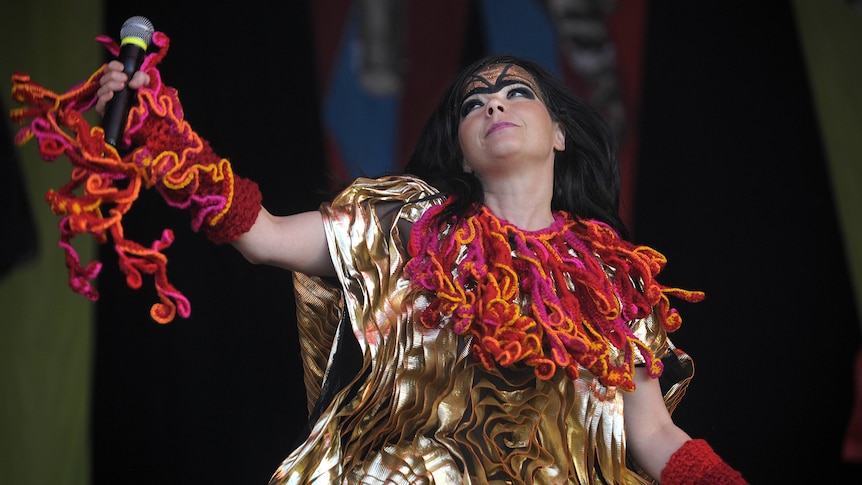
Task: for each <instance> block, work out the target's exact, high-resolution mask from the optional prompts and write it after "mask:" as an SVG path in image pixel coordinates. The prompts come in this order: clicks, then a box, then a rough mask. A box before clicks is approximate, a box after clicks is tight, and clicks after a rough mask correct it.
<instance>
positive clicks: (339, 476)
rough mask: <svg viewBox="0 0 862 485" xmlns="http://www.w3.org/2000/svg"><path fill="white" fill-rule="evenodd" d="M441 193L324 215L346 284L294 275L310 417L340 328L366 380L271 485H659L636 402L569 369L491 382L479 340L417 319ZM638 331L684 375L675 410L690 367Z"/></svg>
mask: <svg viewBox="0 0 862 485" xmlns="http://www.w3.org/2000/svg"><path fill="white" fill-rule="evenodd" d="M435 193H436V190H435V189H434V188H432V187H431V186H429V185H428V184H426V183H424V182H422V181H421V180H418V179H415V178H410V177H404V176H398V177H395V176H393V177H384V178H381V179H359V180H357V181H356V182H355V183H354V184H352V185H351V186H350V187H348V188H347V189H346V190H345V191H344V192H342V193H341V194H339V196H338V197H336V198H335V199H334V200H333V201H332V202H331V203H327V204H323V205H322V206H321V212H322V214H323V216H324V224H325V228H326V236H327V240H328V243H329V249H330V253H331V256H332V260H333V262H334V263H335V268H336V272H337V274H338V281H339V283H340V284H331V283H330V282H328V281H325V280H324V279H321V278H317V277H309V276H306V275H303V274H295V275H294V276H295V291H296V296H297V317H298V319H297V320H298V325H299V330H300V340H301V342H300V343H301V348H302V354H303V362H304V372H305V385H306V393H307V398H308V407H309V412H311V409H312V408H313V407H314V404H315V403H316V402H317V399H318V397H319V396H320V394H321V389H322V388H323V386H324V385H325V383H326V381H327V379H333V378H334V376H333V375H332V372H333V370H332V362H333V356H334V355H335V351H334V349H335V347H337V345H336V344H337V338H336V332H337V331H338V328H337V327H338V325H339V322H349V329H348V330H349V331H351V332H352V333H353V335H355V337H356V340H358V342H359V346H360V348H361V352H362V363H361V371H360V372H358V374H357V377H355V378H354V379H353V381H352V382H351V383H350V384H349V385H346V386H345V387H344V389H342V390H340V391H339V392H337V393H335V394H334V397H333V398H332V400H331V402H330V403H329V405H328V407H326V408H325V409H324V410H323V411H322V413H320V417H319V418H318V419H317V420H316V421H315V422H312V423H310V434H309V436H308V438H307V439H306V440H305V442H304V443H302V444H301V445H300V446H299V447H297V448H296V449H295V450H294V451H293V452H292V453H291V454H290V455H289V456H288V457H287V458H286V459H285V460H284V461H283V462H282V464H281V465H280V466H279V467H278V469H277V470H276V471H275V473H274V474H273V476H272V479H271V481H270V485H283V484H326V485H332V484H342V483H344V484H393V485H394V484H462V483H463V484H486V483H489V484H490V483H494V484H497V483H499V484H592V483H615V484H616V483H619V484H640V483H654V482H653V481H651V480H650V479H649V477H647V476H646V475H643V474H641V473H639V472H638V467H637V465H636V464H634V463H632V462H631V461H627V456H626V451H625V430H624V425H623V412H624V409H623V400H622V392H623V391H618V390H617V389H615V388H612V387H611V388H608V387H606V386H604V385H602V384H601V383H599V381H598V379H596V378H595V377H594V376H593V375H592V374H591V373H590V372H589V371H588V370H586V369H584V368H583V367H580V368H579V371H580V376H579V377H578V378H577V379H575V380H572V379H570V378H569V377H568V376H566V374H565V372H562V371H558V372H557V374H556V375H555V376H554V377H553V378H552V379H550V380H540V379H538V378H536V375H535V373H534V372H533V370H532V369H531V368H528V367H526V366H524V367H523V368H521V367H511V368H497V369H495V370H492V371H488V370H487V369H486V368H485V367H484V366H483V365H482V364H480V363H477V362H475V361H474V360H473V358H472V356H471V354H470V350H469V349H470V337H469V336H462V335H458V334H456V333H455V332H454V331H453V330H452V328H451V325H448V326H447V325H444V326H442V327H441V328H434V329H429V328H426V327H425V326H423V325H422V324H421V323H419V322H418V317H419V315H420V314H421V311H422V309H424V308H425V306H427V304H428V302H429V300H428V296H427V295H424V294H422V293H420V292H417V291H416V290H415V289H414V288H412V287H411V283H410V281H409V280H408V279H407V278H406V277H405V275H404V272H403V268H404V264H405V263H406V261H407V259H408V258H409V256H408V254H407V250H406V247H405V246H406V245H405V242H406V240H407V238H406V234H405V233H404V231H405V230H408V229H407V228H409V226H410V225H411V224H412V223H413V222H415V221H416V220H417V219H419V217H420V216H421V215H422V213H423V212H424V211H425V210H426V209H427V208H428V207H430V205H432V204H436V203H440V202H442V198H431V199H429V196H432V195H434V194H435ZM342 317H349V320H348V319H342ZM414 317H415V320H414ZM342 325H344V323H342ZM631 326H632V329H633V331H634V333H635V335H636V336H637V337H638V338H640V339H641V341H642V342H644V343H646V344H647V346H648V347H649V348H650V349H651V350H653V352H654V355H656V356H665V357H667V358H670V359H673V360H674V362H675V363H679V364H681V365H682V366H681V367H679V368H681V369H683V372H682V373H681V374H680V377H679V378H678V379H676V380H675V381H674V382H671V383H669V384H668V385H666V386H664V388H665V389H666V393H665V401H666V403H667V405H668V407H669V409H671V410H673V408H674V407H675V406H676V404H677V403H678V401H679V399H680V398H681V397H682V395H683V394H684V393H685V389H686V387H687V385H688V382H689V380H690V379H691V376H692V374H693V366H692V365H691V360H690V359H689V357H688V356H687V355H686V354H685V353H683V352H681V351H680V350H678V349H675V348H674V347H673V346H672V344H671V342H670V341H669V340H668V338H667V335H666V333H665V331H664V329H663V328H662V327H661V326H660V325H659V324H658V323H656V321H655V319H654V318H652V317H650V318H644V319H639V320H636V321H632V322H631Z"/></svg>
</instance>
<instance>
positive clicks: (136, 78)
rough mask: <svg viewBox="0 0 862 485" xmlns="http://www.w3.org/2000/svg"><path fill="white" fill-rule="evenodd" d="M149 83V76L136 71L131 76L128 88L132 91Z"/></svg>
mask: <svg viewBox="0 0 862 485" xmlns="http://www.w3.org/2000/svg"><path fill="white" fill-rule="evenodd" d="M149 83H150V76H149V75H148V74H147V73H145V72H144V71H138V72H136V73H135V74H134V75H133V76H132V80H131V81H129V87H130V88H132V89H138V88H139V87H141V86H146V85H148V84H149Z"/></svg>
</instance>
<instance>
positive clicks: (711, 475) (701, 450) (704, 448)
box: [661, 439, 748, 485]
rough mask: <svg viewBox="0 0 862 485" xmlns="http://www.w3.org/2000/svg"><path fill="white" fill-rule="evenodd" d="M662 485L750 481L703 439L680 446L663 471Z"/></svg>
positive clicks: (736, 484)
mask: <svg viewBox="0 0 862 485" xmlns="http://www.w3.org/2000/svg"><path fill="white" fill-rule="evenodd" d="M661 483H662V485H748V482H747V481H745V479H744V478H742V475H741V474H740V473H739V472H738V471H736V470H734V469H733V468H731V467H730V465H728V464H727V463H725V462H724V460H722V459H721V457H719V456H718V455H717V454H716V453H715V451H713V450H712V448H711V447H710V446H709V444H708V443H707V442H706V441H704V440H699V439H698V440H689V441H686V442H685V443H684V444H683V445H682V446H680V447H679V449H678V450H676V451H675V452H674V453H673V454H672V455H671V456H670V460H668V462H667V465H665V467H664V469H663V470H662V471H661Z"/></svg>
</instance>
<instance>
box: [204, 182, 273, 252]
mask: <svg viewBox="0 0 862 485" xmlns="http://www.w3.org/2000/svg"><path fill="white" fill-rule="evenodd" d="M261 201H262V197H261V193H260V189H259V188H258V186H257V183H255V182H254V181H253V180H249V179H246V178H242V177H240V176H238V175H234V178H233V202H232V203H231V206H230V210H229V211H228V213H227V214H225V216H224V217H223V218H222V220H220V221H219V222H218V223H217V224H216V225H214V226H209V225H204V234H206V235H207V237H208V238H209V240H210V241H212V242H214V243H216V244H224V243H228V242H231V241H233V240H234V239H236V238H238V237H240V236H241V235H242V234H244V233H246V232H248V230H249V229H251V226H253V225H254V222H255V221H256V220H257V215H258V214H259V213H260V205H261Z"/></svg>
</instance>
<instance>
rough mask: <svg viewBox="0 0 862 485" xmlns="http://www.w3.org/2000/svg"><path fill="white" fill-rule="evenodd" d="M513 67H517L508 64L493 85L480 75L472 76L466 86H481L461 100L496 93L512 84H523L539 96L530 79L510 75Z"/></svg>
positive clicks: (471, 90) (465, 94) (470, 91)
mask: <svg viewBox="0 0 862 485" xmlns="http://www.w3.org/2000/svg"><path fill="white" fill-rule="evenodd" d="M513 67H515V65H514V64H506V65H505V66H503V70H502V71H500V74H498V75H497V79H496V81H494V83H493V84H491V82H490V81H488V79H487V78H486V77H484V76H482V75H480V74H472V75H470V79H469V81H468V82H467V83H466V84H467V85H468V86H470V85H474V84H479V86H476V87H474V88H473V89H470V90H469V91H467V92H466V93H464V96H462V97H461V100H462V101H463V100H465V99H467V98H469V97H470V96H473V95H474V94H485V93H496V92H497V91H500V90H501V89H503V88H504V87H506V86H510V85H512V84H523V85H525V86H527V87H528V88H530V89H531V90H533V92H534V93H536V95H537V96H538V94H539V93H538V90H537V88H536V87H535V86H534V85H533V83H532V82H530V80H529V79H526V78H524V77H523V76H519V75H517V74H513V75H511V76H510V75H509V69H511V68H513ZM483 72H484V71H483Z"/></svg>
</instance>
